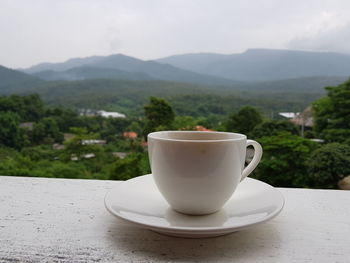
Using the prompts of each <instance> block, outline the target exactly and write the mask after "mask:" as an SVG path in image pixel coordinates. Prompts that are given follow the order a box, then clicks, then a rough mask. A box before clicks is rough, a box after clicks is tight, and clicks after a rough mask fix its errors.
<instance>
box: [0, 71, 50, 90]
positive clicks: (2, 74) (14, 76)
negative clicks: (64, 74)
mask: <svg viewBox="0 0 350 263" xmlns="http://www.w3.org/2000/svg"><path fill="white" fill-rule="evenodd" d="M43 82H44V81H43V80H41V79H39V78H37V77H35V76H31V75H28V74H25V73H23V72H20V71H17V70H13V69H10V68H6V67H3V66H1V65H0V93H11V92H12V91H15V90H17V88H31V87H36V86H37V85H39V84H41V83H43Z"/></svg>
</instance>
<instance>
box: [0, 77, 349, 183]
mask: <svg viewBox="0 0 350 263" xmlns="http://www.w3.org/2000/svg"><path fill="white" fill-rule="evenodd" d="M326 90H327V95H326V96H324V97H322V98H321V99H318V100H316V101H315V102H314V103H313V104H312V108H313V117H314V126H313V128H312V129H309V130H308V131H307V132H306V133H305V136H304V137H302V136H301V134H300V129H299V127H297V126H296V125H294V124H293V123H291V122H290V121H288V120H275V119H270V118H268V117H267V116H266V115H264V114H262V113H261V112H260V111H259V109H258V108H255V107H252V106H242V107H240V108H239V109H238V110H237V111H234V112H232V113H231V114H228V115H225V116H222V117H219V116H217V115H211V114H208V115H205V114H204V115H200V116H189V115H185V114H183V112H181V111H179V110H174V107H173V105H172V104H171V103H170V102H169V101H167V100H165V99H162V98H159V97H150V99H149V101H148V102H147V103H145V104H144V106H143V112H142V114H139V115H138V116H134V117H128V118H104V117H102V116H81V115H79V114H78V113H77V112H76V111H74V110H71V109H67V108H62V107H52V106H51V107H49V106H47V105H46V104H45V103H43V101H42V100H41V98H40V97H39V96H38V95H35V94H34V95H27V96H19V95H11V96H1V97H0V174H2V175H13V176H39V177H63V178H89V179H113V180H126V179H130V178H132V177H135V176H139V175H143V174H146V173H149V172H150V167H149V164H148V156H147V146H146V136H147V134H148V133H149V132H152V131H158V130H198V128H200V127H201V128H203V129H211V130H217V131H231V132H239V133H244V134H246V135H247V136H248V137H249V138H252V139H255V140H257V141H259V142H260V143H261V144H262V146H263V149H264V155H263V159H262V161H261V163H260V164H259V166H258V168H257V169H256V170H255V171H254V173H253V175H252V177H254V178H257V179H259V180H262V181H265V182H267V183H269V184H272V185H274V186H281V187H308V188H337V187H338V182H339V181H340V180H342V179H343V178H344V177H346V176H348V175H350V139H349V138H350V137H349V135H350V127H349V126H350V119H349V118H350V82H349V81H347V82H345V83H343V84H341V85H339V86H336V87H327V88H326ZM193 103H196V102H193ZM198 103H199V104H200V103H201V102H198ZM190 106H191V105H188V106H187V107H190ZM203 107H205V104H203ZM217 107H218V110H219V109H220V105H219V104H218V105H217ZM131 135H132V136H131ZM135 135H136V136H135ZM312 138H318V139H322V140H323V143H319V142H315V141H313V140H311V139H312Z"/></svg>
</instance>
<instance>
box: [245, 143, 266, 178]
mask: <svg viewBox="0 0 350 263" xmlns="http://www.w3.org/2000/svg"><path fill="white" fill-rule="evenodd" d="M248 146H253V148H254V156H253V160H252V161H251V162H250V163H249V164H248V165H247V167H245V168H244V169H243V172H242V178H241V181H242V180H243V179H244V178H246V177H247V176H248V175H249V174H250V173H251V172H253V170H254V169H255V168H256V167H257V165H258V164H259V162H260V160H261V156H262V153H263V150H262V147H261V145H260V144H259V143H258V142H256V141H253V140H247V146H246V147H248Z"/></svg>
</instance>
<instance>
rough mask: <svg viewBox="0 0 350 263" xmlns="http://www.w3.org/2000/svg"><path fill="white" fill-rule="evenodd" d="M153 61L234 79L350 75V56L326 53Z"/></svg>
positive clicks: (262, 52)
mask: <svg viewBox="0 0 350 263" xmlns="http://www.w3.org/2000/svg"><path fill="white" fill-rule="evenodd" d="M156 61H158V62H160V63H166V64H170V65H173V66H175V67H178V68H182V69H186V70H191V71H194V72H197V73H201V74H209V75H212V76H217V77H223V78H228V79H234V80H238V81H269V80H282V79H291V78H302V77H314V76H350V55H348V54H341V53H329V52H328V53H326V52H309V51H296V50H273V49H248V50H247V51H245V52H243V53H239V54H231V55H223V54H214V53H198V54H183V55H176V56H170V57H166V58H161V59H157V60H156Z"/></svg>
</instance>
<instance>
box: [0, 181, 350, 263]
mask: <svg viewBox="0 0 350 263" xmlns="http://www.w3.org/2000/svg"><path fill="white" fill-rule="evenodd" d="M120 183H122V182H120V181H98V180H77V179H46V178H25V177H9V176H0V262H269V263H270V262H350V191H340V190H339V191H338V190H306V189H287V188H279V190H280V191H281V193H282V194H283V195H284V197H285V200H286V204H285V207H284V209H283V211H282V212H281V214H280V215H278V216H277V217H276V218H274V219H272V220H271V221H269V222H266V223H264V224H261V225H258V226H255V227H253V228H249V229H246V230H242V231H239V232H236V233H233V234H229V235H226V236H221V237H216V238H207V239H185V238H176V237H169V236H164V235H161V234H158V233H155V232H152V231H150V230H146V229H142V228H138V227H135V226H134V225H132V224H130V223H126V222H124V221H122V220H120V219H117V218H115V217H114V216H112V215H110V214H109V213H108V212H107V211H106V210H105V208H104V204H103V199H104V196H105V194H106V192H107V191H108V190H109V189H112V188H113V187H114V186H116V185H117V184H120Z"/></svg>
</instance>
